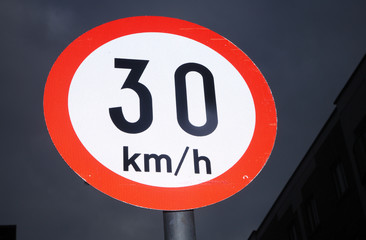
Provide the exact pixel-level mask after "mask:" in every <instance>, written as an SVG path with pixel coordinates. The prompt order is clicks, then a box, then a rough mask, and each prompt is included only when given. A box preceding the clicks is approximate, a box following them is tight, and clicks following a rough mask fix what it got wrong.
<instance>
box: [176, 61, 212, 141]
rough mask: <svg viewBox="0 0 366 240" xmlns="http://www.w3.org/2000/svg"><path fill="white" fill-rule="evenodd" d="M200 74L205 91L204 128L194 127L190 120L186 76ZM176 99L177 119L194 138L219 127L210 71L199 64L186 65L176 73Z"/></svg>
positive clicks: (207, 133)
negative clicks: (193, 73) (192, 73)
mask: <svg viewBox="0 0 366 240" xmlns="http://www.w3.org/2000/svg"><path fill="white" fill-rule="evenodd" d="M192 71H193V72H198V73H199V74H201V76H202V79H203V90H204V96H205V106H206V123H205V124H204V125H202V126H194V125H193V124H192V123H191V122H190V121H189V118H188V104H187V84H186V76H187V73H189V72H192ZM174 77H175V98H176V107H177V119H178V123H179V125H180V127H181V128H182V129H183V130H184V131H186V132H187V133H189V134H191V135H194V136H206V135H209V134H210V133H212V132H213V131H214V130H215V129H216V127H217V123H218V120H217V106H216V96H215V85H214V78H213V75H212V73H211V72H210V70H208V69H207V68H206V67H205V66H203V65H201V64H198V63H186V64H183V65H181V66H180V67H178V69H177V70H176V71H175V76H174Z"/></svg>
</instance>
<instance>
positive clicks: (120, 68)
mask: <svg viewBox="0 0 366 240" xmlns="http://www.w3.org/2000/svg"><path fill="white" fill-rule="evenodd" d="M44 113H45V120H46V124H47V128H48V131H49V133H50V136H51V138H52V140H53V142H54V144H55V146H56V148H57V150H58V151H59V152H60V154H61V155H62V157H63V158H64V160H65V161H66V162H67V163H68V164H69V166H70V167H71V168H72V169H73V170H74V171H75V172H76V173H77V174H78V175H79V176H80V177H82V178H83V179H84V180H85V181H86V182H88V183H89V184H90V185H91V186H93V187H95V188H96V189H98V190H100V191H102V192H104V193H105V194H108V195H109V196H111V197H113V198H116V199H118V200H121V201H123V202H126V203H130V204H133V205H136V206H141V207H145V208H153V209H161V210H185V209H194V208H199V207H203V206H207V205H210V204H213V203H216V202H218V201H221V200H223V199H226V198H228V197H230V196H231V195H233V194H235V193H237V192H238V191H240V190H241V189H243V188H244V187H245V186H247V185H248V184H249V183H250V182H251V181H252V180H253V179H254V178H255V177H256V176H257V174H258V173H259V172H260V171H261V169H262V168H263V166H264V165H265V163H266V161H267V159H268V157H269V155H270V153H271V151H272V148H273V145H274V140H275V137H276V131H277V116H276V109H275V104H274V101H273V97H272V94H271V91H270V89H269V87H268V85H267V82H266V81H265V79H264V77H263V76H262V74H261V73H260V71H259V70H258V68H257V67H256V66H255V64H254V63H253V62H252V61H251V60H250V59H249V58H248V57H247V56H246V55H245V53H243V52H242V51H241V50H240V49H239V48H237V47H236V46H235V45H234V44H232V43H231V42H230V41H229V40H227V39H225V38H224V37H222V36H220V35H219V34H217V33H215V32H213V31H211V30H209V29H207V28H204V27H202V26H199V25H197V24H194V23H190V22H187V21H183V20H179V19H174V18H166V17H151V16H145V17H131V18H125V19H119V20H116V21H112V22H109V23H106V24H103V25H101V26H98V27H96V28H93V29H91V30H90V31H88V32H86V33H84V34H83V35H81V36H80V37H79V38H77V39H75V40H74V41H73V42H72V43H71V44H70V45H69V46H68V47H67V48H66V49H65V50H64V51H63V52H62V54H60V56H59V57H58V59H57V60H56V62H55V64H54V65H53V67H52V69H51V71H50V74H49V76H48V79H47V83H46V86H45V94H44ZM187 196H189V198H187Z"/></svg>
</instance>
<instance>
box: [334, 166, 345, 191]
mask: <svg viewBox="0 0 366 240" xmlns="http://www.w3.org/2000/svg"><path fill="white" fill-rule="evenodd" d="M333 179H334V182H335V185H336V190H337V195H338V197H342V196H343V194H344V193H345V192H346V190H347V189H348V182H347V178H346V174H345V172H344V167H343V163H341V162H338V163H337V164H336V165H335V167H334V169H333Z"/></svg>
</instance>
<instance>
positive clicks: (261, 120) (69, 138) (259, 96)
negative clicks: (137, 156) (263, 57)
mask: <svg viewBox="0 0 366 240" xmlns="http://www.w3.org/2000/svg"><path fill="white" fill-rule="evenodd" d="M142 32H161V33H171V34H176V35H180V36H184V37H187V38H190V39H193V40H195V41H198V42H200V43H202V44H204V45H206V46H208V47H210V48H212V49H213V50H214V51H216V52H218V53H220V54H221V55H222V56H223V57H224V58H225V59H227V61H229V62H230V63H231V64H232V65H233V66H234V67H235V68H236V69H237V70H238V72H239V73H240V74H241V75H242V77H243V78H244V79H245V81H246V83H247V85H248V87H249V89H250V91H251V94H252V96H253V100H254V105H255V110H256V125H255V130H254V134H253V138H252V141H251V143H250V145H249V147H248V149H247V151H246V152H245V153H244V155H243V156H242V157H241V158H240V160H239V161H238V162H237V163H236V164H235V165H234V166H233V167H232V168H231V169H229V170H228V171H227V172H225V173H224V174H222V175H220V176H218V177H216V178H215V179H212V180H210V181H207V182H204V183H201V184H197V185H193V186H188V187H179V188H165V187H154V186H148V185H144V184H141V183H137V182H134V181H131V180H129V179H126V178H124V177H122V176H120V175H118V174H116V173H114V172H112V171H111V170H109V169H107V168H106V167H104V166H103V165H102V164H101V163H99V162H98V161H97V160H96V159H95V158H93V157H92V156H91V154H90V153H89V152H88V151H87V150H86V149H85V147H84V146H83V144H82V143H81V142H80V140H79V139H78V137H77V135H76V134H75V132H74V129H73V127H72V124H71V121H70V117H69V111H68V92H69V87H70V84H71V81H72V78H73V76H74V74H75V72H76V70H77V69H78V67H79V65H80V64H81V63H82V62H83V61H84V59H85V58H86V57H87V56H88V55H89V54H90V53H92V52H93V51H94V50H96V49H97V48H99V47H100V46H101V45H103V44H105V43H107V42H109V41H111V40H113V39H116V38H119V37H122V36H126V35H129V34H134V33H142ZM43 105H44V114H45V120H46V124H47V128H48V131H49V133H50V136H51V138H52V141H53V142H54V144H55V146H56V148H57V150H58V151H59V153H60V154H61V156H62V157H63V159H64V160H65V161H66V162H67V163H68V165H69V166H70V167H71V168H72V169H73V170H74V171H75V172H76V173H77V174H79V175H80V176H81V177H82V178H83V179H84V180H85V181H87V182H88V183H89V184H90V185H92V186H93V187H95V188H96V189H98V190H100V191H102V192H103V193H105V194H107V195H109V196H111V197H113V198H116V199H118V200H120V201H123V202H126V203H129V204H132V205H135V206H140V207H145V208H151V209H160V210H185V209H194V208H199V207H203V206H207V205H210V204H214V203H216V202H219V201H221V200H224V199H226V198H228V197H230V196H232V195H233V194H235V193H237V192H238V191H240V190H241V189H243V188H244V187H245V186H246V185H248V184H249V183H250V182H251V181H252V180H253V179H254V177H255V176H256V175H257V174H258V173H259V172H260V171H261V169H262V168H263V166H264V165H265V163H266V161H267V159H268V157H269V155H270V153H271V151H272V148H273V145H274V141H275V137H276V131H277V116H276V109H275V104H274V101H273V97H272V94H271V91H270V89H269V87H268V85H267V82H266V81H265V79H264V77H263V76H262V74H261V73H260V71H259V70H258V68H257V67H256V66H255V64H254V63H253V62H252V61H251V60H250V59H249V58H248V57H247V56H246V55H245V53H243V52H242V51H241V50H240V49H239V48H237V47H236V46H235V45H234V44H232V43H231V42H230V41H228V40H227V39H225V38H224V37H222V36H220V35H219V34H217V33H215V32H213V31H211V30H209V29H207V28H204V27H202V26H199V25H197V24H194V23H191V22H187V21H183V20H179V19H175V18H167V17H155V16H144V17H130V18H124V19H120V20H115V21H112V22H109V23H106V24H103V25H100V26H98V27H96V28H93V29H91V30H90V31H88V32H86V33H85V34H83V35H81V36H80V37H79V38H77V39H76V40H75V41H73V42H72V43H71V44H70V45H69V46H68V47H67V48H66V49H65V50H64V51H63V52H62V53H61V54H60V56H59V57H58V58H57V60H56V62H55V63H54V65H53V67H52V69H51V71H50V74H49V76H48V79H47V83H46V86H45V92H44V102H43Z"/></svg>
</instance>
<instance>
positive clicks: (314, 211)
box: [305, 198, 320, 232]
mask: <svg viewBox="0 0 366 240" xmlns="http://www.w3.org/2000/svg"><path fill="white" fill-rule="evenodd" d="M305 210H306V216H307V218H308V222H309V227H310V231H311V232H313V231H315V229H316V228H317V227H318V226H319V224H320V220H319V214H318V207H317V205H316V202H315V199H314V198H311V199H310V200H309V201H308V203H307V205H306V209H305Z"/></svg>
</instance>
